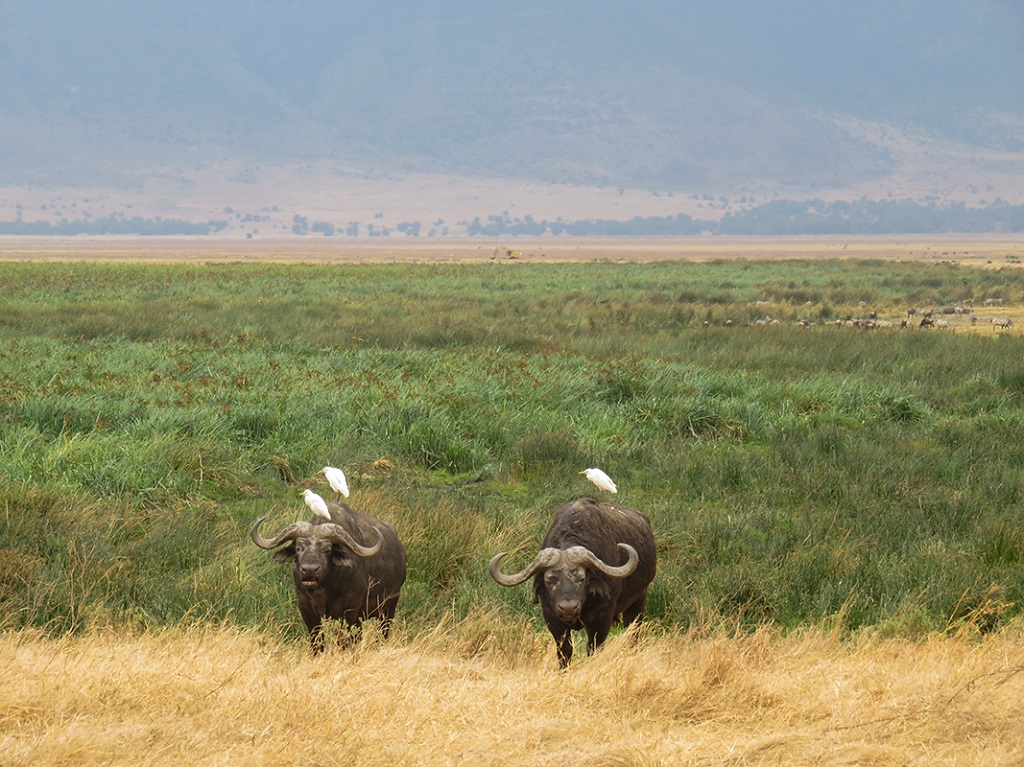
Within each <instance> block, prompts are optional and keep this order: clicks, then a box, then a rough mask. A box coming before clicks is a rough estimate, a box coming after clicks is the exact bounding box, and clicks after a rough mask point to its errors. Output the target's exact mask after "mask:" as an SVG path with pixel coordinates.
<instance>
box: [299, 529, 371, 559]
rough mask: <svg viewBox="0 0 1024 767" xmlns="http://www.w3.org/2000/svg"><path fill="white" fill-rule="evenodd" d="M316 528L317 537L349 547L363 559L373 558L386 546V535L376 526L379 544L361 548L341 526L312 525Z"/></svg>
mask: <svg viewBox="0 0 1024 767" xmlns="http://www.w3.org/2000/svg"><path fill="white" fill-rule="evenodd" d="M311 527H313V528H316V530H317V533H316V534H317V535H319V536H320V537H323V538H326V539H327V540H329V541H330V542H331V543H340V544H341V545H342V546H347V547H348V548H350V549H352V551H354V552H355V553H356V554H358V555H359V556H361V557H372V556H373V555H374V554H376V553H377V552H379V551H380V549H381V547H382V546H383V545H384V533H382V532H381V531H380V530H379V529H378V528H377V527H376V526H374V528H373V531H374V532H375V533H377V543H375V544H374V545H373V546H361V545H359V544H358V543H356V541H355V538H353V537H352V536H351V535H349V534H348V531H347V530H346V529H345V528H343V527H341V526H340V525H335V524H333V523H325V524H322V525H311Z"/></svg>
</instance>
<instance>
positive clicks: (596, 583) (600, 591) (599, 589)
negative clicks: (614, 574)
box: [587, 575, 612, 599]
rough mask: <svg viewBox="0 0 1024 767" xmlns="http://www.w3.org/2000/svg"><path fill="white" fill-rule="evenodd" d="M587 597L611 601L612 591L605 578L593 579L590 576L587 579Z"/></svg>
mask: <svg viewBox="0 0 1024 767" xmlns="http://www.w3.org/2000/svg"><path fill="white" fill-rule="evenodd" d="M587 596H588V597H595V598H597V599H611V598H612V589H611V585H610V584H609V583H608V579H607V578H595V577H594V576H593V575H590V577H589V578H587Z"/></svg>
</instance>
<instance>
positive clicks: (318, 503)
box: [302, 490, 331, 519]
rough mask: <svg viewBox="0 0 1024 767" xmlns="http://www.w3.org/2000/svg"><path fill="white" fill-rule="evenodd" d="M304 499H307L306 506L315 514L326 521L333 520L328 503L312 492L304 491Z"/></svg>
mask: <svg viewBox="0 0 1024 767" xmlns="http://www.w3.org/2000/svg"><path fill="white" fill-rule="evenodd" d="M302 497H303V498H305V499H306V505H307V506H309V508H311V509H312V510H313V513H314V514H316V515H317V516H318V517H323V518H324V519H330V518H331V512H329V511H328V510H327V502H326V501H324V499H323V498H321V497H320V496H319V495H317V494H316V493H314V492H313V491H312V490H303V491H302Z"/></svg>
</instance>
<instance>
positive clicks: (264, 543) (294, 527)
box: [249, 516, 313, 549]
mask: <svg viewBox="0 0 1024 767" xmlns="http://www.w3.org/2000/svg"><path fill="white" fill-rule="evenodd" d="M265 519H266V516H262V517H260V518H259V519H257V520H256V521H255V522H254V523H253V526H252V528H251V529H250V530H249V535H251V536H252V541H253V543H255V544H256V545H257V546H259V547H260V548H261V549H275V548H277V547H278V546H280V545H281V544H282V543H284V542H285V541H294V540H295V539H296V538H298V537H300V536H302V535H309V528H311V527H313V525H311V524H309V522H292V523H291V524H290V525H288V527H286V528H285V529H284V530H282V531H281V532H280V533H278V534H277V536H276V537H274V538H264V537H263V536H262V535H260V533H259V527H260V525H262V524H263V521H264V520H265Z"/></svg>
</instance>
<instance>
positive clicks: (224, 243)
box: [0, 235, 1024, 267]
mask: <svg viewBox="0 0 1024 767" xmlns="http://www.w3.org/2000/svg"><path fill="white" fill-rule="evenodd" d="M502 250H512V251H516V252H517V254H516V255H514V256H512V257H511V258H510V257H509V256H508V255H506V254H504V253H502V252H501V251H502ZM496 251H498V252H496ZM1022 257H1024V236H1019V235H1018V236H999V235H964V236H943V237H938V236H935V237H932V236H901V237H881V236H875V237H831V238H823V237H816V236H806V237H692V238H678V239H677V238H658V237H645V238H604V239H601V238H584V237H573V238H568V237H562V238H534V237H522V238H508V239H502V240H498V239H494V238H486V237H474V238H458V239H442V238H433V237H417V238H411V237H404V236H403V237H381V238H360V239H351V238H343V237H330V238H328V237H313V236H307V237H282V238H278V239H254V240H243V239H229V238H220V237H216V236H206V237H173V238H172V237H110V238H107V237H67V238H60V237H36V238H32V237H2V238H0V261H79V260H80V261H124V262H148V263H187V262H196V261H199V262H246V261H252V262H295V263H375V262H376V263H381V262H442V263H463V262H465V263H472V262H483V261H494V260H520V261H524V262H550V263H557V262H585V261H635V262H643V261H667V260H691V261H706V260H713V259H730V258H745V259H769V260H773V259H793V258H870V259H896V260H903V261H921V262H924V263H940V262H956V263H959V264H961V265H964V266H983V267H1001V266H1006V265H1008V264H1015V262H1017V261H1019V260H1020V259H1021V258H1022Z"/></svg>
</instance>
